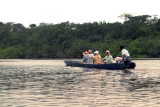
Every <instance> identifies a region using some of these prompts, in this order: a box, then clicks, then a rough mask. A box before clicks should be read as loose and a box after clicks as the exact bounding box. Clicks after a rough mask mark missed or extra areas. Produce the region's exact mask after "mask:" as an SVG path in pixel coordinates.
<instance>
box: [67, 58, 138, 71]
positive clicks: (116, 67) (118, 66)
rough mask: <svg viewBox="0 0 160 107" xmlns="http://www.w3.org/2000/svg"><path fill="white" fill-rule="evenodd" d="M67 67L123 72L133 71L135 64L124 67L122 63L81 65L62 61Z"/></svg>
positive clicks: (79, 62)
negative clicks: (125, 70) (126, 70)
mask: <svg viewBox="0 0 160 107" xmlns="http://www.w3.org/2000/svg"><path fill="white" fill-rule="evenodd" d="M64 62H65V64H66V65H67V66H73V67H86V68H97V69H108V70H123V69H126V68H127V69H134V68H135V66H136V64H135V63H134V62H130V63H129V64H128V66H127V67H126V66H125V65H124V63H110V64H83V63H82V62H81V61H71V60H65V61H64Z"/></svg>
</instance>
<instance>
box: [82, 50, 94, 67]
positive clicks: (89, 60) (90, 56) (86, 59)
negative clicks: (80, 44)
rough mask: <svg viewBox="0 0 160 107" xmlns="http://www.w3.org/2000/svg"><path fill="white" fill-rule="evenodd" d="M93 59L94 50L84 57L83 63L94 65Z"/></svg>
mask: <svg viewBox="0 0 160 107" xmlns="http://www.w3.org/2000/svg"><path fill="white" fill-rule="evenodd" d="M93 57H94V55H93V53H92V50H88V53H87V54H86V55H84V57H83V62H84V63H86V64H93Z"/></svg>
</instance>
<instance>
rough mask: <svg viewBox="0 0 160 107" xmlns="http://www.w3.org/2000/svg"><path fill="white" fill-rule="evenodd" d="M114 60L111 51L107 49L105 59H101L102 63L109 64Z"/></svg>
mask: <svg viewBox="0 0 160 107" xmlns="http://www.w3.org/2000/svg"><path fill="white" fill-rule="evenodd" d="M112 62H113V57H112V55H111V54H110V51H109V50H107V51H106V56H105V57H104V58H103V59H101V63H105V64H109V63H112Z"/></svg>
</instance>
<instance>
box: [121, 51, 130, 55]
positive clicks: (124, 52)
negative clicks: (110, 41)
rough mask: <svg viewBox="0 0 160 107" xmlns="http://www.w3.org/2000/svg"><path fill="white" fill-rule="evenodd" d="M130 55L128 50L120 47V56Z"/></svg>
mask: <svg viewBox="0 0 160 107" xmlns="http://www.w3.org/2000/svg"><path fill="white" fill-rule="evenodd" d="M123 55H125V56H130V54H129V52H128V51H127V50H126V49H122V56H123Z"/></svg>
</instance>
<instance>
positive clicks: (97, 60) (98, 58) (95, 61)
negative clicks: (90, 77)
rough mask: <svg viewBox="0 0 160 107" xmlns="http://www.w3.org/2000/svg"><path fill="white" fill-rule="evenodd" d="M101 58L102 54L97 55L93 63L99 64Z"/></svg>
mask: <svg viewBox="0 0 160 107" xmlns="http://www.w3.org/2000/svg"><path fill="white" fill-rule="evenodd" d="M100 60H101V58H100V56H98V55H96V56H94V57H93V64H98V63H99V62H100Z"/></svg>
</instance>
